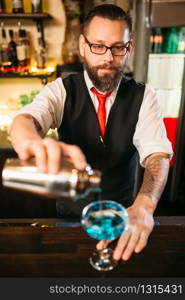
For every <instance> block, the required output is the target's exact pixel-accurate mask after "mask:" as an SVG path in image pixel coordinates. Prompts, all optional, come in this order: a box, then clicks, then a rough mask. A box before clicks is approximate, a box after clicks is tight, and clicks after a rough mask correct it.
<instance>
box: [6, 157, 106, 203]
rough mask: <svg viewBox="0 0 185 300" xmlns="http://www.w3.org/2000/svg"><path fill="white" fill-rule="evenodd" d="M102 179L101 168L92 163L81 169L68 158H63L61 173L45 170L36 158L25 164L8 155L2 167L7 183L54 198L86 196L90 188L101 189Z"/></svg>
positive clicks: (93, 190)
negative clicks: (41, 168)
mask: <svg viewBox="0 0 185 300" xmlns="http://www.w3.org/2000/svg"><path fill="white" fill-rule="evenodd" d="M100 183H101V172H99V171H98V170H93V169H92V168H91V167H90V166H89V165H87V167H86V169H85V170H84V171H80V170H77V169H76V168H75V167H74V165H73V164H72V163H71V162H70V161H68V160H62V166H61V170H60V172H59V173H57V174H48V173H41V172H39V170H38V168H37V167H36V165H35V162H34V161H30V162H29V164H28V165H22V163H21V162H20V160H19V159H15V158H11V159H7V160H6V163H5V165H4V168H3V171H2V184H3V186H5V187H9V188H14V189H19V190H24V191H28V192H32V193H36V194H41V195H45V196H49V197H54V198H56V197H61V198H71V199H73V200H77V199H78V198H85V197H87V195H88V194H89V193H90V192H99V191H100Z"/></svg>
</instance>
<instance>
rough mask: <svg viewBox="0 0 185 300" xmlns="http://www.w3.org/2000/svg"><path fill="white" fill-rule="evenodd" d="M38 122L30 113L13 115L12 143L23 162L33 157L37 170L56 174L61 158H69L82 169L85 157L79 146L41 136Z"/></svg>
mask: <svg viewBox="0 0 185 300" xmlns="http://www.w3.org/2000/svg"><path fill="white" fill-rule="evenodd" d="M40 132H41V127H40V124H39V123H38V122H37V120H35V119H34V118H33V117H32V116H31V115H28V114H21V115H18V116H16V117H15V119H14V120H13V122H12V125H11V128H10V137H11V142H12V145H13V147H14V149H15V151H16V152H17V154H18V156H19V159H20V160H22V161H23V162H26V161H28V160H29V159H30V158H32V157H34V158H35V160H36V165H37V166H38V168H39V170H40V171H41V172H44V173H51V174H56V173H57V172H58V171H59V170H60V168H61V165H62V159H63V158H67V159H68V160H70V161H71V162H72V163H73V164H74V166H75V167H76V168H77V169H80V170H83V169H84V168H85V166H86V164H87V163H86V159H85V156H84V154H83V153H82V151H81V150H80V148H79V147H77V146H74V145H68V144H65V143H62V142H58V141H56V140H54V139H51V138H44V139H42V138H41V134H40Z"/></svg>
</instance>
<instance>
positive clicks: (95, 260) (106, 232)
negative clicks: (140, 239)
mask: <svg viewBox="0 0 185 300" xmlns="http://www.w3.org/2000/svg"><path fill="white" fill-rule="evenodd" d="M81 223H82V226H83V227H84V229H85V231H86V233H87V234H88V235H89V236H90V237H92V238H94V239H97V240H115V239H116V238H117V237H119V236H120V235H121V234H122V233H123V232H124V231H126V230H127V227H128V214H127V211H126V209H125V208H124V207H123V206H122V205H121V204H119V203H117V202H115V201H111V200H102V201H95V202H92V203H90V204H89V205H87V206H86V207H85V208H84V209H83V211H82V219H81ZM112 254H113V250H112V249H111V248H105V249H103V250H100V251H95V252H94V253H93V255H92V256H91V257H90V259H89V260H90V264H91V265H92V266H93V267H94V268H95V269H96V270H98V271H109V270H112V269H113V268H114V267H115V266H116V264H117V261H116V260H114V259H113V257H112Z"/></svg>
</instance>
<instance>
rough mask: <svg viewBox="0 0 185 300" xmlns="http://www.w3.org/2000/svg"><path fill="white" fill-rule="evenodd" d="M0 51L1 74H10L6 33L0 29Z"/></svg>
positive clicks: (10, 65) (10, 66)
mask: <svg viewBox="0 0 185 300" xmlns="http://www.w3.org/2000/svg"><path fill="white" fill-rule="evenodd" d="M0 46H1V47H0V49H1V72H3V73H7V72H12V62H11V60H10V53H9V48H8V43H7V39H6V31H5V29H4V28H2V43H1V45H0Z"/></svg>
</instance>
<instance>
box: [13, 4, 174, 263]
mask: <svg viewBox="0 0 185 300" xmlns="http://www.w3.org/2000/svg"><path fill="white" fill-rule="evenodd" d="M132 48H133V39H132V20H131V18H130V16H129V15H128V14H126V13H125V12H124V11H123V10H122V9H121V8H120V7H118V6H115V5H111V4H104V5H101V6H97V7H95V8H94V9H93V10H91V11H90V12H89V13H88V15H87V16H86V17H85V20H84V25H83V32H82V34H81V35H80V38H79V49H80V54H81V57H82V58H83V64H84V72H83V73H79V74H75V75H70V76H68V77H67V78H65V79H63V80H62V79H61V78H57V79H56V80H55V81H53V82H51V83H48V84H47V85H46V86H45V87H44V88H43V90H42V91H41V92H40V93H39V94H38V95H37V96H36V98H35V99H34V101H33V102H32V103H31V104H29V105H27V106H26V107H24V108H23V109H22V110H21V111H20V112H19V113H18V115H17V116H16V117H15V119H14V120H13V123H12V126H11V140H12V143H13V147H14V149H15V150H16V152H17V153H18V156H19V158H20V159H22V160H28V159H29V158H30V157H32V156H34V157H35V158H36V164H37V166H38V167H39V169H40V170H41V171H42V172H48V173H57V172H58V171H59V169H60V165H61V161H62V158H63V157H68V158H69V159H70V160H72V161H73V162H74V164H75V166H76V167H77V168H79V169H83V168H84V167H85V165H86V161H87V162H88V163H89V164H90V165H91V166H92V167H93V168H96V169H99V170H101V171H102V186H101V188H102V197H101V198H102V199H104V200H114V201H118V202H119V203H121V204H123V205H124V206H125V207H127V212H128V214H129V220H130V226H129V229H128V230H127V231H126V232H125V233H124V234H123V235H122V236H121V237H120V238H119V240H118V243H117V246H116V248H115V250H114V255H113V256H114V258H115V259H116V260H119V259H123V260H128V259H129V258H130V256H131V255H132V253H134V252H135V253H139V252H140V251H141V250H142V249H143V248H144V247H145V246H146V244H147V240H148V237H149V235H150V233H151V231H152V229H153V226H154V219H153V213H154V211H155V208H156V206H157V203H158V201H159V199H160V196H161V194H162V192H163V189H164V187H165V184H166V181H167V176H168V171H169V160H170V158H171V156H172V147H171V144H170V142H169V140H168V139H167V137H166V131H165V127H164V124H163V116H162V112H161V109H160V106H159V104H158V100H157V96H156V93H155V92H154V91H153V90H152V89H151V88H150V87H149V86H146V85H145V84H143V83H138V82H136V81H135V80H134V79H133V78H128V77H126V76H125V75H124V73H123V69H124V65H125V62H126V60H127V59H128V58H129V56H130V54H131V51H132ZM56 127H57V128H58V134H59V140H60V141H55V140H53V139H50V138H47V137H45V135H46V133H47V132H48V130H49V128H56ZM137 155H139V161H140V164H141V165H142V166H143V167H144V168H145V172H144V179H143V183H142V185H141V188H140V190H139V192H138V194H137V196H136V198H135V199H133V188H134V175H135V166H136V158H137ZM66 202H67V201H66ZM68 206H72V204H71V202H68ZM76 206H78V202H77V203H76ZM64 209H65V208H64ZM75 209H76V208H74V211H73V208H72V209H71V211H72V212H73V213H74V214H75V213H76V212H75ZM64 213H65V212H64ZM79 213H81V211H80V212H79ZM109 242H110V241H100V242H99V243H98V244H97V248H98V249H103V248H104V247H106V245H107V244H108V243H109Z"/></svg>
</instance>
